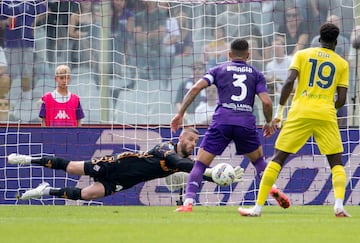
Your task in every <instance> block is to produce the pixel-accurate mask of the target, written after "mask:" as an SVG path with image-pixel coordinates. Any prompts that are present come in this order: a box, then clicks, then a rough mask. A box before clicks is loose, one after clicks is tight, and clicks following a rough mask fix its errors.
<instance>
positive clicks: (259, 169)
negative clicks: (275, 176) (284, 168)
mask: <svg viewBox="0 0 360 243" xmlns="http://www.w3.org/2000/svg"><path fill="white" fill-rule="evenodd" d="M252 164H253V165H254V166H255V169H256V174H257V176H258V177H259V178H260V179H261V177H262V175H263V174H264V170H265V168H266V166H267V163H266V162H265V159H264V157H260V158H259V159H257V160H255V161H254V162H253V163H252Z"/></svg>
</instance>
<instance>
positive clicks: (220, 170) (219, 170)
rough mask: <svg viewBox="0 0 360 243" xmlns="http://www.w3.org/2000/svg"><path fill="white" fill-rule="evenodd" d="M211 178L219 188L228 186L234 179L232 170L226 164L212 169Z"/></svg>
mask: <svg viewBox="0 0 360 243" xmlns="http://www.w3.org/2000/svg"><path fill="white" fill-rule="evenodd" d="M211 177H212V179H213V181H214V182H215V183H216V184H218V185H220V186H229V185H230V184H231V183H232V182H233V181H234V178H235V171H234V168H233V167H232V166H231V165H230V164H227V163H220V164H217V165H215V166H214V167H213V168H212V173H211Z"/></svg>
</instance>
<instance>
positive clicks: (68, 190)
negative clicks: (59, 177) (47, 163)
mask: <svg viewBox="0 0 360 243" xmlns="http://www.w3.org/2000/svg"><path fill="white" fill-rule="evenodd" d="M49 194H50V195H51V196H56V197H62V198H65V199H71V200H80V199H82V198H81V189H80V188H76V187H65V188H52V189H50V192H49Z"/></svg>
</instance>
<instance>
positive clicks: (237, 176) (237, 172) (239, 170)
mask: <svg viewBox="0 0 360 243" xmlns="http://www.w3.org/2000/svg"><path fill="white" fill-rule="evenodd" d="M212 170H213V168H206V170H205V172H204V176H207V177H212ZM234 172H235V177H234V180H233V183H236V182H241V181H242V178H243V177H244V169H243V168H241V167H240V166H236V167H234Z"/></svg>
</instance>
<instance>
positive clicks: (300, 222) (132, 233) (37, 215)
mask: <svg viewBox="0 0 360 243" xmlns="http://www.w3.org/2000/svg"><path fill="white" fill-rule="evenodd" d="M174 209H175V207H168V206H166V207H165V206H159V207H157V206H0V241H1V242H3V243H12V242H14V243H15V242H16V243H21V242H26V243H31V242H36V243H42V242H47V243H56V242H61V243H68V242H77V243H83V242H84V243H85V242H87V243H89V242H100V243H108V242H109V243H110V242H120V243H129V242H130V243H131V242H139V243H147V242H154V243H155V242H156V243H161V242H169V243H173V242H174V243H175V242H185V243H189V242H204V243H208V242H217V243H224V242H234V243H235V242H239V243H251V242H256V243H262V242H276V243H278V242H289V243H296V242H301V243H304V242H316V243H318V242H319V243H330V242H337V243H339V242H341V243H349V242H354V243H355V242H357V243H358V242H360V233H359V232H360V231H359V227H360V207H359V206H347V207H346V209H347V210H348V212H349V213H350V214H352V216H353V217H352V218H336V217H335V216H334V215H333V208H332V206H291V207H290V208H289V209H286V210H284V209H281V208H280V207H277V206H266V207H264V210H263V214H262V216H261V217H258V218H247V217H241V216H240V215H239V214H238V213H237V207H233V206H223V207H215V206H210V207H206V206H197V207H194V210H193V212H192V213H175V212H174Z"/></svg>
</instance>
